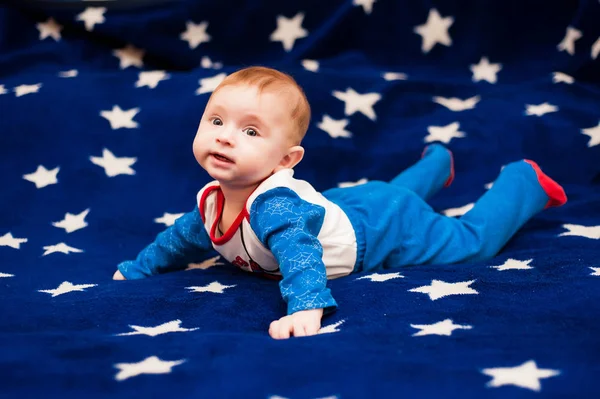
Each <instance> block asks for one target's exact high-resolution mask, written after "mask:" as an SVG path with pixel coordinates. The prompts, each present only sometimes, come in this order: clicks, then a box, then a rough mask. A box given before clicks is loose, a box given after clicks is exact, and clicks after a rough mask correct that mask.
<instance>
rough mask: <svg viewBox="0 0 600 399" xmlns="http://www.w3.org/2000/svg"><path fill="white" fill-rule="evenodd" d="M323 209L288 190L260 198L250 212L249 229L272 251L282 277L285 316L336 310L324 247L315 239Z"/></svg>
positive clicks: (273, 191) (274, 190)
mask: <svg viewBox="0 0 600 399" xmlns="http://www.w3.org/2000/svg"><path fill="white" fill-rule="evenodd" d="M324 218H325V209H324V208H323V207H322V206H318V205H315V204H311V203H309V202H306V201H304V200H302V199H301V198H300V197H299V196H298V194H296V193H295V192H294V191H292V190H290V189H289V188H282V187H277V188H274V189H271V190H269V191H267V192H265V193H263V194H260V195H259V196H258V197H257V198H256V200H255V201H254V202H253V203H252V207H251V209H250V225H251V227H252V229H253V230H254V232H255V234H256V235H257V236H258V238H259V239H260V241H261V242H262V243H263V244H264V245H265V246H266V247H267V248H268V249H269V250H270V251H271V253H272V254H273V256H275V259H277V262H278V263H279V269H280V271H281V274H282V275H283V279H282V280H281V281H280V282H279V288H280V290H281V294H282V296H283V299H284V301H285V302H286V303H287V305H288V309H287V312H288V315H289V314H292V313H294V312H297V311H299V310H308V309H321V308H323V309H324V314H327V313H330V312H332V311H333V310H335V309H336V308H337V303H336V302H335V300H334V299H333V297H332V296H331V291H330V290H329V288H327V286H326V285H327V272H326V269H325V264H324V263H323V247H322V246H321V243H320V242H319V240H318V238H317V236H318V234H319V231H320V230H321V226H322V225H323V220H324Z"/></svg>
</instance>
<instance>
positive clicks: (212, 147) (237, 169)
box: [193, 85, 294, 188]
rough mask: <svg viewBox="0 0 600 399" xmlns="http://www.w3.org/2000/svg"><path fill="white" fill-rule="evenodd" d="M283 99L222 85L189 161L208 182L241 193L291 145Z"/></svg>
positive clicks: (290, 126) (204, 117)
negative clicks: (213, 180) (204, 171)
mask: <svg viewBox="0 0 600 399" xmlns="http://www.w3.org/2000/svg"><path fill="white" fill-rule="evenodd" d="M286 100H287V98H286V96H285V95H284V96H278V95H277V94H276V93H271V92H269V91H268V90H264V91H263V92H262V93H260V94H259V93H258V90H257V89H256V88H255V87H252V86H247V85H227V86H224V87H222V88H220V89H219V90H218V91H217V92H216V93H213V95H212V97H211V99H210V101H209V103H208V104H207V106H206V109H205V110H204V114H203V115H202V120H201V121H200V125H199V126H198V132H197V133H196V137H195V139H194V144H193V150H194V156H195V157H196V160H197V161H198V163H199V164H200V165H201V166H202V167H203V168H204V169H205V170H206V171H207V172H208V174H209V175H210V176H212V178H213V179H216V180H218V181H219V182H220V183H221V184H228V185H230V186H231V187H237V188H242V187H245V186H250V185H253V184H256V183H258V182H260V181H261V180H263V179H265V178H267V177H268V176H270V175H271V174H272V173H273V172H274V171H276V170H275V169H276V168H277V166H278V164H279V163H280V161H281V160H282V159H283V158H284V157H285V155H286V154H287V150H288V148H290V147H291V146H292V144H291V142H290V137H291V136H292V133H293V129H294V125H293V122H292V120H291V115H290V113H291V110H290V106H289V104H288V102H287V101H286Z"/></svg>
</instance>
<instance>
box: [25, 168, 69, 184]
mask: <svg viewBox="0 0 600 399" xmlns="http://www.w3.org/2000/svg"><path fill="white" fill-rule="evenodd" d="M59 170H60V167H58V166H57V167H56V168H54V169H50V170H48V169H46V168H45V167H44V166H43V165H38V167H37V169H36V170H35V172H33V173H28V174H25V175H23V179H25V180H27V181H30V182H32V183H34V184H35V187H36V188H43V187H46V186H49V185H51V184H56V183H58V178H57V175H58V172H59Z"/></svg>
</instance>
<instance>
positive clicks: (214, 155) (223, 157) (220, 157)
mask: <svg viewBox="0 0 600 399" xmlns="http://www.w3.org/2000/svg"><path fill="white" fill-rule="evenodd" d="M210 155H212V156H213V157H215V158H217V159H218V160H219V161H223V162H229V163H233V161H232V160H231V159H229V158H227V157H226V156H224V155H221V154H217V153H216V152H213V153H212V154H210Z"/></svg>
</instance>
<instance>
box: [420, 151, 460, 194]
mask: <svg viewBox="0 0 600 399" xmlns="http://www.w3.org/2000/svg"><path fill="white" fill-rule="evenodd" d="M428 148H429V146H426V147H425V148H424V149H423V152H422V153H421V158H423V156H425V153H426V152H427V149H428ZM446 151H448V153H449V154H450V177H448V179H447V180H446V182H445V183H444V187H449V186H450V185H451V184H452V182H453V181H454V156H453V155H452V151H450V150H449V149H447V148H446Z"/></svg>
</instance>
